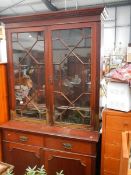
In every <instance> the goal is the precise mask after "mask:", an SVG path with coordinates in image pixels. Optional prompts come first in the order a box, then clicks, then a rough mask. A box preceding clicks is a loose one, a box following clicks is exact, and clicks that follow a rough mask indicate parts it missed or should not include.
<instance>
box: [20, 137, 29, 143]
mask: <svg viewBox="0 0 131 175" xmlns="http://www.w3.org/2000/svg"><path fill="white" fill-rule="evenodd" d="M19 140H20V141H21V142H27V141H28V137H26V136H20V137H19Z"/></svg>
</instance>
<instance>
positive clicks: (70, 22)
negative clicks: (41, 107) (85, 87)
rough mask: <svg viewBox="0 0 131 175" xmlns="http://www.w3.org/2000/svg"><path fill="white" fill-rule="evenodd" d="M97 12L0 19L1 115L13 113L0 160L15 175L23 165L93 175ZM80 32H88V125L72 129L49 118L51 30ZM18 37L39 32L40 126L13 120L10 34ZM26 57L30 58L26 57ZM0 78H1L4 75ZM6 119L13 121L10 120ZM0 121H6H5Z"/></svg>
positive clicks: (96, 117)
mask: <svg viewBox="0 0 131 175" xmlns="http://www.w3.org/2000/svg"><path fill="white" fill-rule="evenodd" d="M102 11H103V7H98V8H89V9H80V10H69V11H60V12H53V13H47V14H36V15H28V16H27V15H25V16H16V17H2V18H0V19H1V21H2V22H4V23H5V27H6V37H7V50H8V53H7V54H8V80H9V81H8V86H9V108H8V107H6V110H10V111H11V113H12V112H13V115H10V118H11V119H13V120H10V121H8V122H7V123H5V124H2V125H1V126H0V128H1V140H2V153H3V160H4V161H5V162H8V163H11V164H13V165H14V166H15V173H16V174H15V175H20V172H21V174H22V173H23V172H24V171H25V168H27V167H28V166H29V165H31V166H34V165H38V166H40V165H41V164H45V167H46V169H47V171H48V173H49V175H53V174H54V173H55V171H59V170H60V169H62V168H63V170H64V171H65V175H66V174H67V175H74V174H78V175H80V174H82V175H95V172H96V170H95V169H96V156H97V143H98V140H99V133H98V120H99V81H100V76H99V74H100V66H99V64H100V37H101V36H100V31H101V13H102ZM84 28H91V40H92V41H91V64H90V65H91V93H90V111H91V122H90V123H89V126H88V127H87V126H86V125H84V124H83V123H82V124H80V125H78V126H77V125H76V124H70V125H69V124H68V123H66V124H63V123H60V124H58V123H57V122H54V116H53V115H54V104H55V103H54V101H55V100H54V87H55V86H54V81H53V77H54V75H53V53H52V50H53V46H52V45H53V44H52V33H53V31H54V30H64V29H67V30H70V29H82V30H83V29H84ZM20 32H21V33H24V32H44V37H43V38H44V55H43V59H44V60H45V92H46V107H47V111H46V119H47V120H46V121H47V122H44V121H42V120H41V121H36V120H30V122H29V119H27V121H26V119H25V122H24V121H22V119H20V118H19V120H16V118H17V115H16V113H15V110H16V98H15V92H14V85H15V78H14V69H15V66H14V65H13V49H12V48H13V43H12V33H20ZM37 36H38V35H37ZM42 41H43V40H42ZM74 46H75V45H74ZM22 48H23V47H22ZM25 50H26V49H25ZM28 54H29V56H30V52H29V51H28ZM83 65H84V64H83ZM82 75H84V73H83V74H82ZM4 76H5V77H6V75H4ZM82 92H83V91H82ZM72 104H73V103H72ZM69 107H70V106H69ZM71 107H72V106H71ZM74 109H75V108H74ZM74 109H73V110H74ZM73 110H72V111H73ZM77 110H78V109H77ZM77 110H76V111H77ZM15 115H16V116H15ZM89 115H90V114H89ZM12 116H15V117H16V118H15V117H13V118H12ZM8 117H9V116H8ZM21 118H22V117H21ZM4 119H6V115H5V118H4ZM14 119H15V120H14ZM23 120H24V119H23ZM83 120H84V119H83ZM77 128H81V129H77ZM74 167H75V168H74ZM70 171H71V173H70Z"/></svg>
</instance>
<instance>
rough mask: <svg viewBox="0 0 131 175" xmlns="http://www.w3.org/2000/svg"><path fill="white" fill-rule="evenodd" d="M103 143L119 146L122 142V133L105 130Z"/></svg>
mask: <svg viewBox="0 0 131 175" xmlns="http://www.w3.org/2000/svg"><path fill="white" fill-rule="evenodd" d="M104 139H105V143H109V144H114V145H121V142H122V132H120V131H115V130H114V131H112V130H111V129H109V128H108V129H107V130H106V133H105V138H104Z"/></svg>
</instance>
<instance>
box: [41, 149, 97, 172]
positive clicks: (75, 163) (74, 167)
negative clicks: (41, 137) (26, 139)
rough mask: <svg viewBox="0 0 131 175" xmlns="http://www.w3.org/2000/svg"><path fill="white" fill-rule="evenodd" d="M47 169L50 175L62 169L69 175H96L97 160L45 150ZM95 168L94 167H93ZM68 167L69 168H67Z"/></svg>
mask: <svg viewBox="0 0 131 175" xmlns="http://www.w3.org/2000/svg"><path fill="white" fill-rule="evenodd" d="M44 155H45V159H46V160H47V161H46V163H45V167H46V168H47V170H48V174H50V175H55V171H57V172H58V171H60V170H61V169H62V168H63V170H64V172H65V174H67V175H75V174H84V175H87V174H90V175H91V174H94V166H95V159H94V157H92V158H91V157H88V156H85V155H81V154H73V153H72V154H70V153H68V152H67V153H66V154H65V152H59V151H54V150H45V153H44ZM92 166H93V167H92ZM67 167H68V168H67Z"/></svg>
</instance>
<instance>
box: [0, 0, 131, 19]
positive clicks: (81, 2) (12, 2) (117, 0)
mask: <svg viewBox="0 0 131 175" xmlns="http://www.w3.org/2000/svg"><path fill="white" fill-rule="evenodd" d="M1 1H2V0H1ZM102 4H104V5H108V6H112V5H127V4H131V2H130V0H4V1H2V3H1V4H0V16H10V15H23V14H31V13H38V12H47V11H51V10H63V9H64V10H68V9H70V8H73V9H75V8H76V9H77V8H83V7H87V6H93V5H102Z"/></svg>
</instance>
